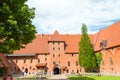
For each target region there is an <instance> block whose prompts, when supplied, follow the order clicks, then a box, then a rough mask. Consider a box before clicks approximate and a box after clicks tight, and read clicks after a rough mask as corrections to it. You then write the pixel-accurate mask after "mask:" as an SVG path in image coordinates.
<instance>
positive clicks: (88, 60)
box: [78, 24, 96, 72]
mask: <svg viewBox="0 0 120 80" xmlns="http://www.w3.org/2000/svg"><path fill="white" fill-rule="evenodd" d="M81 31H82V33H81V38H80V41H79V58H78V61H79V65H80V66H81V67H83V68H84V69H85V71H87V72H88V71H91V70H93V69H94V68H95V67H96V58H95V54H94V49H93V47H92V44H91V42H90V39H89V36H88V34H87V27H86V25H85V24H82V28H81Z"/></svg>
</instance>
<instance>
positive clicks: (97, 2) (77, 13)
mask: <svg viewBox="0 0 120 80" xmlns="http://www.w3.org/2000/svg"><path fill="white" fill-rule="evenodd" d="M27 4H28V5H29V6H30V7H35V8H36V11H35V13H36V15H35V19H34V20H33V24H34V25H35V26H36V29H37V31H38V33H53V32H54V31H55V30H58V31H59V32H60V33H80V30H81V23H85V24H86V25H87V26H88V31H89V33H94V32H96V31H98V30H99V29H101V28H103V27H106V26H108V25H110V24H112V23H114V22H115V21H118V20H120V15H119V14H120V10H119V7H120V1H119V0H28V2H27Z"/></svg>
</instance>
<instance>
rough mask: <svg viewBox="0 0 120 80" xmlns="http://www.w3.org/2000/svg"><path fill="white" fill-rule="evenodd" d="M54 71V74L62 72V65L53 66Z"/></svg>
mask: <svg viewBox="0 0 120 80" xmlns="http://www.w3.org/2000/svg"><path fill="white" fill-rule="evenodd" d="M53 72H54V74H61V69H60V67H59V66H55V67H54V68H53Z"/></svg>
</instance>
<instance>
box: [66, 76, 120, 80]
mask: <svg viewBox="0 0 120 80" xmlns="http://www.w3.org/2000/svg"><path fill="white" fill-rule="evenodd" d="M68 79H70V80H120V76H70V77H68Z"/></svg>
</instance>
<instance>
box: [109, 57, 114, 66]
mask: <svg viewBox="0 0 120 80" xmlns="http://www.w3.org/2000/svg"><path fill="white" fill-rule="evenodd" d="M109 61H110V64H111V65H113V60H112V58H111V57H109Z"/></svg>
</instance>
